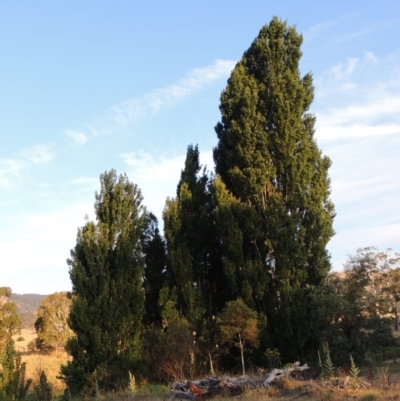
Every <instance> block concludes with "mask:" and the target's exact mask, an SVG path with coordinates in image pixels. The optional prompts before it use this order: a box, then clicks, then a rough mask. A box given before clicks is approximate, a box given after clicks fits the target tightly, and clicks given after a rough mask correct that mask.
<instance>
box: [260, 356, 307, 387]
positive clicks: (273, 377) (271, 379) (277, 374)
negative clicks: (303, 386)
mask: <svg viewBox="0 0 400 401" xmlns="http://www.w3.org/2000/svg"><path fill="white" fill-rule="evenodd" d="M308 369H310V368H309V367H308V365H307V364H306V363H305V364H304V365H303V366H300V362H296V363H295V364H293V366H292V367H290V368H287V369H274V370H273V371H272V372H271V373H268V374H267V376H266V378H265V380H264V386H265V387H269V386H270V385H271V384H273V383H275V382H276V381H278V380H279V379H281V378H282V377H285V376H289V375H290V374H291V373H293V372H302V371H305V370H308Z"/></svg>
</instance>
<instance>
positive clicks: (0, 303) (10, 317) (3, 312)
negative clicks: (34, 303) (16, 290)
mask: <svg viewBox="0 0 400 401" xmlns="http://www.w3.org/2000/svg"><path fill="white" fill-rule="evenodd" d="M10 297H11V288H9V287H0V352H2V351H3V350H4V349H5V347H6V344H7V341H8V339H9V338H11V337H12V336H13V335H14V334H16V333H17V332H18V330H19V328H20V325H21V319H20V317H19V315H18V313H17V305H16V304H15V302H12V301H11V300H10Z"/></svg>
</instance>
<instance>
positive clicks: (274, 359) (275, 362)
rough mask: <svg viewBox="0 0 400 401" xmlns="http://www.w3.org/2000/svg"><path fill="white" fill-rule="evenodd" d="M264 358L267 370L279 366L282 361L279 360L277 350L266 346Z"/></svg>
mask: <svg viewBox="0 0 400 401" xmlns="http://www.w3.org/2000/svg"><path fill="white" fill-rule="evenodd" d="M264 360H265V362H264V363H265V367H266V368H267V369H268V370H272V369H275V368H280V367H281V366H282V361H281V354H280V352H279V350H277V349H276V348H275V349H270V348H268V349H267V350H266V351H265V352H264Z"/></svg>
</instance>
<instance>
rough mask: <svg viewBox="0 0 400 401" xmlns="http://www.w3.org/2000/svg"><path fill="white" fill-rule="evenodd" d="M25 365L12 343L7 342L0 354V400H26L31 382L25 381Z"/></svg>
mask: <svg viewBox="0 0 400 401" xmlns="http://www.w3.org/2000/svg"><path fill="white" fill-rule="evenodd" d="M25 372H26V364H25V362H23V363H22V362H21V354H20V353H19V352H17V351H16V350H15V348H14V341H13V340H12V339H11V338H10V339H9V340H8V341H7V344H6V348H5V350H4V351H3V352H2V353H1V354H0V400H13V401H20V400H24V399H25V398H26V395H27V393H28V390H29V387H30V385H31V383H32V380H30V379H29V380H25Z"/></svg>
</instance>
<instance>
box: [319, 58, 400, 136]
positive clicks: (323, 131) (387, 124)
mask: <svg viewBox="0 0 400 401" xmlns="http://www.w3.org/2000/svg"><path fill="white" fill-rule="evenodd" d="M399 61H400V57H399V55H391V56H389V57H387V58H385V59H380V58H378V57H377V56H376V55H374V54H373V53H372V52H366V53H364V54H363V55H362V57H353V58H348V59H346V61H344V62H339V63H337V64H336V65H334V66H333V67H331V68H330V69H328V71H327V72H326V73H325V74H323V75H322V76H321V77H319V78H318V79H317V80H316V88H317V89H316V92H317V99H318V101H319V103H320V104H321V106H322V110H323V111H322V110H321V111H318V110H317V111H316V115H317V137H318V139H320V140H322V141H332V140H342V139H349V138H363V137H373V136H377V137H383V136H387V135H395V134H400V115H399V110H400V95H399V93H400V92H399V91H400V79H399V75H398V71H396V67H395V66H396V65H397V63H398V62H399ZM382 73H383V75H382ZM383 76H384V79H383ZM331 105H334V107H332V106H331ZM321 106H320V107H321Z"/></svg>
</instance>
